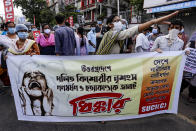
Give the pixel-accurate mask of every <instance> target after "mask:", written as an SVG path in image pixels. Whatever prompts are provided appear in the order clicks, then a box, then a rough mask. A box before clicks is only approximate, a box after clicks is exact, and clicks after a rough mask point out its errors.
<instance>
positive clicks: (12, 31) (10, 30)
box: [8, 28, 16, 34]
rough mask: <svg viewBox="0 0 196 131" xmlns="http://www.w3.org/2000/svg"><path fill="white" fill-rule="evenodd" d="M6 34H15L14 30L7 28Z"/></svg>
mask: <svg viewBox="0 0 196 131" xmlns="http://www.w3.org/2000/svg"><path fill="white" fill-rule="evenodd" d="M8 32H9V33H10V34H14V33H15V32H16V29H15V28H8Z"/></svg>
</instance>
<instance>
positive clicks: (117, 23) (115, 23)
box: [113, 21, 123, 31]
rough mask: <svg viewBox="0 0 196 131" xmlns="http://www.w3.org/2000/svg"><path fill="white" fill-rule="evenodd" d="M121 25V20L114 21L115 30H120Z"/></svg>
mask: <svg viewBox="0 0 196 131" xmlns="http://www.w3.org/2000/svg"><path fill="white" fill-rule="evenodd" d="M122 27H123V24H122V22H121V21H119V22H114V28H113V29H114V30H115V31H121V30H122Z"/></svg>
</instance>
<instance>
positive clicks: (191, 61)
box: [184, 48, 196, 74]
mask: <svg viewBox="0 0 196 131" xmlns="http://www.w3.org/2000/svg"><path fill="white" fill-rule="evenodd" d="M184 70H185V71H187V72H190V73H193V74H196V49H193V48H190V55H188V57H187V58H186V63H185V67H184Z"/></svg>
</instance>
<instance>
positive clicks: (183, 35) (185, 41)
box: [178, 25, 189, 49]
mask: <svg viewBox="0 0 196 131" xmlns="http://www.w3.org/2000/svg"><path fill="white" fill-rule="evenodd" d="M178 37H179V38H180V39H181V40H183V41H184V46H183V49H185V47H186V45H187V43H188V39H189V38H188V36H187V35H186V34H185V32H184V25H182V26H181V31H180V33H179V34H178Z"/></svg>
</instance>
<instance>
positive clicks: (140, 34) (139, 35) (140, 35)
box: [137, 33, 145, 37]
mask: <svg viewBox="0 0 196 131" xmlns="http://www.w3.org/2000/svg"><path fill="white" fill-rule="evenodd" d="M143 36H145V35H144V34H143V33H139V34H138V36H137V37H143Z"/></svg>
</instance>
